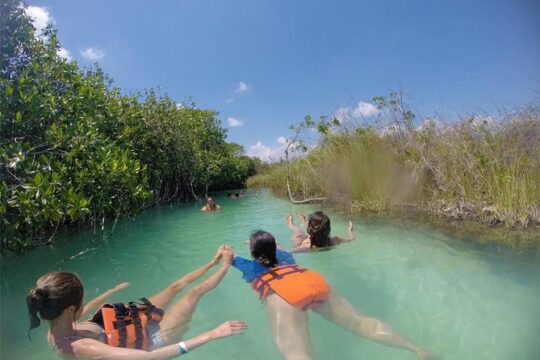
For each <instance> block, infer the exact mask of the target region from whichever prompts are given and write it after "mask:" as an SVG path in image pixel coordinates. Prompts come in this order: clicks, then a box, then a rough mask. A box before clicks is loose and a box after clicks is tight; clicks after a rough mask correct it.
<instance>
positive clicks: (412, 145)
mask: <svg viewBox="0 0 540 360" xmlns="http://www.w3.org/2000/svg"><path fill="white" fill-rule="evenodd" d="M400 98H401V97H400V96H399V94H396V93H393V94H391V95H390V96H389V97H387V98H384V97H377V98H374V101H375V102H376V103H377V105H378V108H379V110H380V113H379V118H378V121H375V122H373V123H371V125H362V126H360V125H358V126H352V125H351V124H344V126H341V127H338V129H337V130H335V131H328V129H327V128H324V129H323V130H324V131H323V137H322V140H320V142H319V143H318V146H317V147H315V148H314V149H312V150H310V151H309V152H308V153H307V154H306V155H305V156H302V157H299V158H296V159H294V160H292V161H291V162H290V165H289V166H287V163H286V162H285V161H283V162H281V163H277V164H274V165H269V166H267V167H266V168H265V169H264V170H263V171H261V172H259V173H258V174H257V175H256V176H254V177H252V178H250V179H249V180H248V186H266V187H270V188H272V189H273V190H274V191H276V192H277V193H280V194H283V195H285V194H287V185H286V179H287V171H288V169H289V171H290V174H291V175H290V186H291V192H292V194H293V197H295V198H297V199H303V198H308V197H326V198H327V200H329V201H330V202H333V203H335V204H338V205H340V206H343V207H344V208H346V210H348V211H351V212H353V213H354V212H355V213H370V212H375V213H380V212H383V213H386V212H389V211H407V212H410V211H419V212H422V213H429V214H436V215H440V216H443V217H449V218H451V219H457V220H461V219H467V220H472V221H475V222H482V223H486V224H490V225H496V224H499V225H504V226H505V227H507V228H520V229H523V228H529V229H532V230H534V229H536V230H535V231H536V234H537V235H538V234H539V233H540V232H539V231H538V229H539V226H540V107H539V106H537V105H527V106H522V107H521V108H519V109H518V110H515V111H506V112H505V113H504V114H501V116H500V118H499V119H497V120H495V119H492V118H489V117H485V116H469V117H466V118H462V119H461V120H459V121H454V122H451V123H446V124H445V123H443V122H442V121H440V120H435V119H430V120H426V121H423V122H422V124H421V125H418V123H419V122H416V124H417V125H416V126H414V125H413V123H414V121H413V120H414V114H413V112H412V111H410V109H408V108H407V107H406V106H404V105H403V104H402V101H401V100H400ZM319 124H320V123H319ZM310 126H311V127H314V126H319V127H320V125H317V123H315V122H313V121H311V120H310V119H309V118H308V121H307V124H306V122H304V123H303V124H300V127H303V128H307V127H310ZM293 129H299V126H296V127H293ZM295 141H296V140H295ZM292 145H295V144H294V143H293V144H292ZM296 146H297V144H296ZM537 240H540V236H537ZM538 243H539V244H540V242H538Z"/></svg>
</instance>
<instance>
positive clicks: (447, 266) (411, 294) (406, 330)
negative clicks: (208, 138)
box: [0, 193, 540, 360]
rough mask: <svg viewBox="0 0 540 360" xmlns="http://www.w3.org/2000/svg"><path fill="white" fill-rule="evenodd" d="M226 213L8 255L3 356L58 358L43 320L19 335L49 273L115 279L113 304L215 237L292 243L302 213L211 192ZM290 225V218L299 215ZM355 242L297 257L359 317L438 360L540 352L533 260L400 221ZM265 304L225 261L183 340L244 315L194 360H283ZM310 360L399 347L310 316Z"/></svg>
mask: <svg viewBox="0 0 540 360" xmlns="http://www.w3.org/2000/svg"><path fill="white" fill-rule="evenodd" d="M216 200H217V203H219V204H222V205H224V210H223V211H221V212H217V213H212V214H201V213H200V212H199V208H200V207H201V206H202V205H201V204H200V203H192V204H186V205H175V206H173V207H169V206H167V207H162V208H160V209H156V210H149V211H147V212H145V213H144V214H142V215H140V216H138V217H137V218H136V219H135V220H124V221H121V222H119V223H118V224H117V226H116V228H115V230H114V232H113V233H112V234H111V233H110V231H108V232H106V233H105V234H102V233H100V232H97V233H96V234H94V233H93V231H92V230H86V231H82V232H79V233H77V234H71V235H65V236H63V239H61V240H59V241H58V242H57V245H56V246H55V247H52V248H43V249H38V250H36V251H32V252H31V253H29V254H28V255H27V256H24V257H15V256H10V257H8V258H6V259H4V261H3V264H2V268H1V271H2V273H1V313H0V321H1V334H0V335H1V350H0V351H1V353H0V358H1V359H29V360H31V359H57V358H58V357H57V355H55V354H54V353H53V351H52V350H50V349H49V348H48V345H47V343H46V339H45V336H46V326H45V325H46V324H43V325H42V326H40V328H38V329H37V330H34V331H33V332H32V338H33V342H29V341H28V339H27V337H26V334H27V327H28V316H27V313H26V308H25V295H26V291H27V289H28V288H30V287H32V286H33V285H34V283H35V281H36V279H37V278H38V277H39V276H40V275H41V274H43V273H45V272H47V271H51V270H65V271H73V272H76V273H77V274H79V275H80V276H81V278H82V279H83V282H84V285H85V294H86V300H89V299H91V298H93V297H94V296H96V295H98V294H99V293H101V292H102V291H104V290H106V289H108V288H110V287H112V286H114V285H115V284H117V283H120V282H122V281H129V282H131V284H132V285H131V287H129V288H127V289H126V290H124V291H122V292H121V293H119V294H116V295H115V296H114V297H112V299H111V300H112V301H129V300H133V299H136V298H138V297H141V296H151V295H152V294H154V293H156V292H158V291H159V290H161V289H162V288H163V287H165V286H166V285H167V284H168V283H170V282H171V281H173V280H175V279H176V278H178V277H180V276H181V275H183V274H185V273H187V272H188V271H191V270H193V269H195V268H197V267H199V266H201V265H202V264H204V263H205V262H207V261H208V260H209V259H210V258H211V257H212V255H213V254H214V252H215V250H216V249H217V247H218V246H219V245H220V244H222V243H229V244H232V245H234V246H235V247H236V248H237V251H238V253H239V254H240V255H243V256H246V257H247V256H248V251H247V248H246V246H245V245H244V243H243V241H244V240H245V239H247V238H248V236H249V233H250V231H251V230H253V229H257V228H262V229H265V230H269V231H270V232H272V233H273V234H274V235H275V236H276V239H278V241H279V242H281V244H282V245H284V246H285V247H288V245H289V238H290V232H289V230H288V229H287V227H286V225H285V215H286V213H287V212H288V211H292V212H293V213H294V214H295V215H296V214H297V213H298V212H299V211H304V212H305V213H306V214H307V213H309V212H310V211H313V210H315V208H314V207H310V206H293V205H291V204H289V203H288V202H287V201H284V200H282V199H277V198H275V197H273V196H272V195H270V194H269V193H262V194H261V195H259V196H247V197H245V198H243V199H241V200H237V201H235V200H229V199H227V198H225V197H219V196H217V197H216ZM329 213H330V215H331V218H332V229H333V233H334V234H343V235H344V234H346V221H347V220H348V219H347V218H344V217H341V216H339V215H337V214H334V213H332V212H329ZM295 218H296V220H297V222H298V219H297V216H296V217H295ZM354 222H355V227H356V234H357V240H356V241H354V242H353V243H351V244H346V245H342V246H341V247H339V248H337V249H334V250H332V251H324V252H319V253H313V254H301V255H297V256H296V259H297V262H298V263H300V264H302V265H304V266H306V267H308V268H311V269H313V270H317V271H319V272H321V273H322V274H324V276H325V277H326V278H327V280H328V281H329V283H330V284H331V285H332V286H333V288H334V289H335V290H336V291H338V292H340V293H341V294H342V295H344V296H345V297H346V298H348V299H349V301H350V302H351V303H352V304H354V305H355V306H356V307H357V308H359V309H360V310H361V311H363V312H364V313H367V314H370V315H373V316H375V317H378V318H380V319H383V320H385V321H387V322H388V323H390V324H391V325H392V326H393V327H394V328H395V329H397V330H398V331H399V332H401V333H402V334H404V335H406V336H408V337H409V338H410V339H412V340H413V341H414V342H416V343H418V344H421V345H424V346H425V347H427V348H429V349H431V350H432V351H434V352H436V353H439V354H442V355H444V358H445V359H456V360H457V359H459V360H462V359H475V360H476V359H489V360H497V359H500V360H507V359H523V360H537V359H539V358H540V338H539V335H540V263H539V262H538V260H537V259H530V260H524V259H523V258H520V259H516V258H512V257H510V256H504V255H500V254H494V253H492V252H488V251H486V250H480V249H479V248H477V247H475V246H471V245H470V244H462V243H458V242H456V241H453V240H452V239H451V238H448V237H447V236H445V235H442V234H440V233H438V232H435V231H434V230H433V229H429V228H423V227H422V226H420V225H418V226H415V227H412V226H410V225H409V226H404V225H400V226H395V225H391V224H383V223H382V222H380V221H377V222H373V221H370V222H366V220H363V219H362V218H357V219H354ZM265 316H266V314H265V312H264V308H263V305H262V304H261V303H260V302H259V301H258V299H257V297H256V296H255V295H254V294H253V293H252V291H251V289H250V288H249V286H248V285H247V284H246V283H244V282H243V280H242V279H241V277H240V273H239V272H238V271H237V270H235V269H233V268H231V269H230V270H229V273H228V275H227V276H226V278H225V279H224V280H223V282H222V283H221V285H220V286H219V287H218V288H217V289H215V290H214V291H212V292H211V293H209V294H208V295H206V296H205V297H204V298H203V299H202V300H201V302H200V303H199V307H198V310H197V312H196V313H195V316H194V317H193V321H192V323H191V326H190V330H189V332H188V334H187V335H186V337H187V338H189V337H190V336H193V335H195V334H198V333H199V332H202V331H206V330H209V329H211V328H213V327H215V326H216V325H218V324H220V323H222V322H223V321H226V320H230V319H240V320H244V321H246V322H247V323H248V324H249V326H250V328H249V330H248V331H247V332H246V333H245V334H244V335H242V336H238V337H232V338H227V339H224V340H219V341H216V342H213V343H210V344H209V345H206V346H204V347H202V348H200V349H197V350H196V351H194V352H193V353H190V354H189V357H190V358H192V359H225V360H228V359H251V358H257V359H261V360H265V359H279V358H280V355H279V353H278V351H277V350H276V348H275V346H274V345H273V343H272V339H271V336H270V332H269V329H268V326H267V323H266V317H265ZM310 329H311V336H312V341H313V344H314V349H315V354H316V359H370V360H382V359H384V360H392V359H395V360H398V359H404V360H405V359H414V358H415V357H414V356H413V355H412V354H410V353H407V352H405V351H402V350H397V349H393V348H388V347H384V346H381V345H378V344H375V343H371V342H369V341H366V340H362V339H358V338H356V337H355V336H353V335H351V334H349V333H347V332H346V331H345V330H342V329H341V328H339V327H336V326H335V325H332V324H330V323H327V322H325V321H324V320H322V319H321V318H319V317H318V316H317V315H316V314H315V313H311V314H310Z"/></svg>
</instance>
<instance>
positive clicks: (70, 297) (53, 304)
mask: <svg viewBox="0 0 540 360" xmlns="http://www.w3.org/2000/svg"><path fill="white" fill-rule="evenodd" d="M82 301H83V285H82V282H81V280H80V279H79V277H78V276H77V275H75V274H73V273H69V272H58V271H54V272H49V273H46V274H45V275H43V276H41V277H40V278H39V279H38V280H37V282H36V286H34V287H33V288H31V289H30V290H29V291H28V295H27V296H26V303H27V306H28V315H29V316H30V328H29V329H28V333H29V334H30V330H32V329H34V328H36V327H38V326H39V324H40V319H39V318H40V317H41V319H43V320H55V319H57V318H58V317H60V315H62V313H63V312H64V311H65V310H66V309H68V310H69V311H72V312H73V321H75V320H76V314H78V313H79V310H82ZM38 314H39V317H38Z"/></svg>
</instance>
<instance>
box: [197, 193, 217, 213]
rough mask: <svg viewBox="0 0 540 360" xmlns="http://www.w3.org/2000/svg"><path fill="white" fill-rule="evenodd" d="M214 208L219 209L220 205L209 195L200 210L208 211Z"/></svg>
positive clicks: (214, 209)
mask: <svg viewBox="0 0 540 360" xmlns="http://www.w3.org/2000/svg"><path fill="white" fill-rule="evenodd" d="M216 210H221V206H219V205H218V204H216V203H215V202H214V199H213V198H211V197H210V196H209V197H208V199H207V200H206V205H204V206H203V207H202V208H201V211H202V212H210V211H216Z"/></svg>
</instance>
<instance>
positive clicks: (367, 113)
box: [334, 101, 380, 123]
mask: <svg viewBox="0 0 540 360" xmlns="http://www.w3.org/2000/svg"><path fill="white" fill-rule="evenodd" d="M379 112H380V110H379V109H377V107H376V106H375V105H373V104H370V103H367V102H364V101H360V102H358V105H356V107H355V108H354V109H352V108H351V107H341V108H339V109H338V110H337V111H336V112H335V113H334V117H335V118H336V119H338V120H339V121H340V122H341V123H346V122H348V121H351V120H352V119H362V118H367V117H371V116H374V115H377V114H378V113H379Z"/></svg>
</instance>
